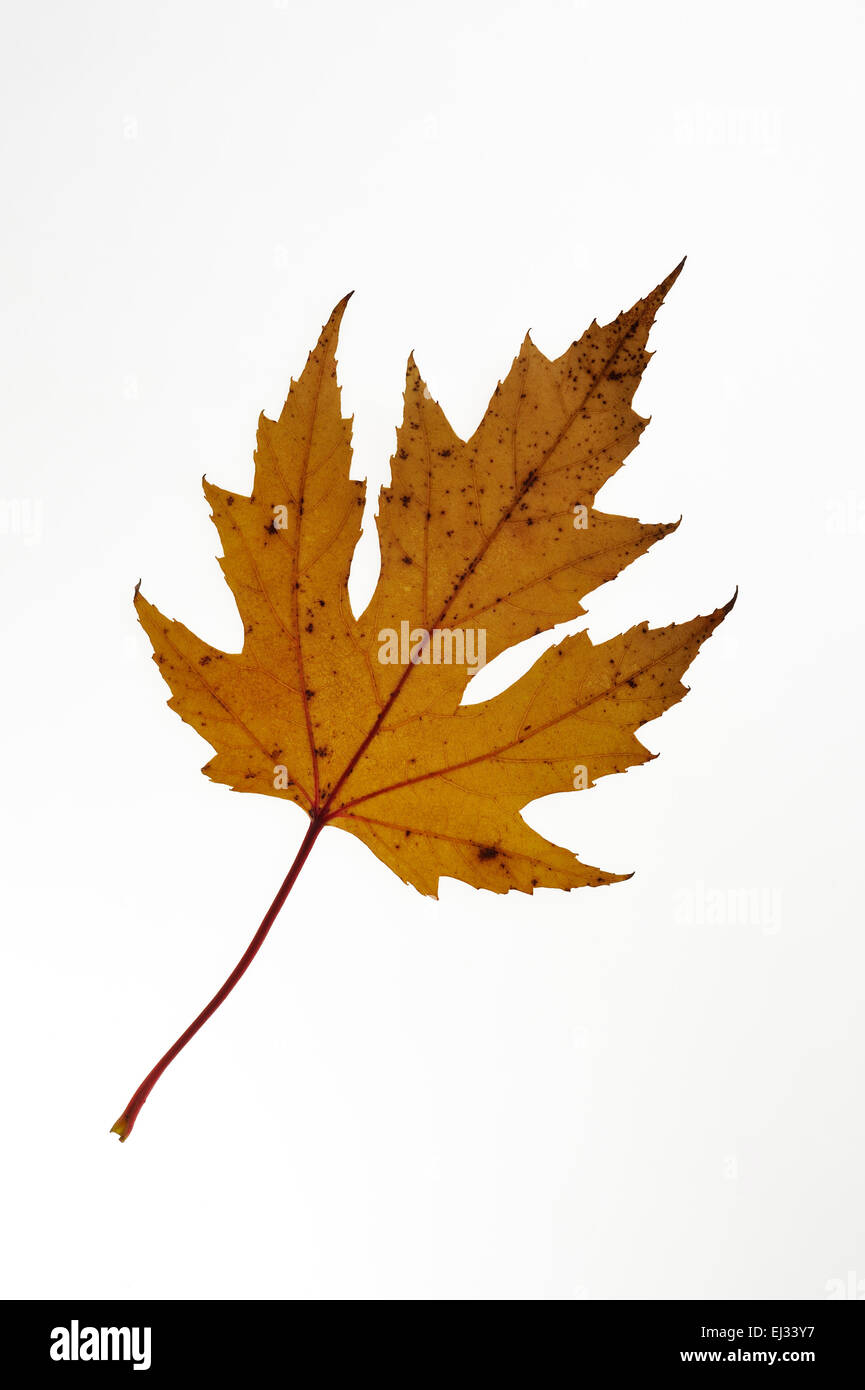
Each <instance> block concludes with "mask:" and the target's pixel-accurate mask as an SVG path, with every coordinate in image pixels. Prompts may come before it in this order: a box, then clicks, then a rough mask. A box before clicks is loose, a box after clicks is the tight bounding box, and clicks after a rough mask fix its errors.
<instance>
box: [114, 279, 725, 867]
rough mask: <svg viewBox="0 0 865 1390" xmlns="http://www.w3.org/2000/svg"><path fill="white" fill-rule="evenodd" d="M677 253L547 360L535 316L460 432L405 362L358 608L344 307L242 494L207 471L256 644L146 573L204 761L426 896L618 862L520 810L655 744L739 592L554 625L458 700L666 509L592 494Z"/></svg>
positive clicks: (623, 434)
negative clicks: (631, 619) (506, 678)
mask: <svg viewBox="0 0 865 1390" xmlns="http://www.w3.org/2000/svg"><path fill="white" fill-rule="evenodd" d="M680 269H681V267H680V266H679V267H677V268H676V270H674V271H673V273H672V275H670V276H668V278H667V279H666V280H664V281H662V283H661V284H660V285H659V286H658V288H657V289H656V290H654V291H653V292H652V294H650V295H649V296H648V297H647V298H646V299H644V300H640V301H639V302H638V303H637V304H635V305H634V307H633V308H632V309H629V310H628V311H627V312H625V313H622V314H620V315H619V317H618V318H617V319H615V320H614V321H613V322H612V323H609V324H607V325H606V326H605V327H600V326H599V325H598V324H597V323H593V324H592V325H591V327H590V328H589V329H588V330H587V331H586V333H584V335H583V337H582V338H581V339H580V340H579V342H575V343H573V344H572V345H571V346H570V347H569V348H568V350H567V351H566V352H565V353H563V354H562V356H561V357H559V358H556V359H555V360H553V361H551V360H550V359H549V358H547V357H545V356H544V355H543V353H541V352H539V351H538V349H537V348H536V347H535V345H534V344H533V343H532V341H531V339H530V338H526V340H525V342H524V343H523V346H522V348H521V350H520V353H519V356H518V357H517V359H516V361H515V362H514V364H513V367H512V368H511V370H510V372H509V373H508V375H507V377H506V379H505V380H504V381H503V382H502V383H500V384H499V386H497V387H496V390H495V392H494V394H493V397H492V400H491V401H490V404H489V408H488V409H487V412H486V414H485V415H484V418H483V420H482V421H481V423H480V425H479V426H478V428H477V430H476V431H475V433H474V434H473V436H472V437H471V439H470V440H468V442H464V441H463V440H461V439H459V438H458V436H457V435H456V434H455V433H454V431H453V429H452V428H451V426H450V425H449V423H448V421H447V419H446V418H445V415H444V414H443V412H442V410H441V408H440V407H439V406H438V405H437V403H436V402H435V401H434V400H433V399H432V398H431V396H430V394H429V391H428V390H427V388H426V386H425V385H424V382H423V381H422V379H421V377H420V375H419V373H418V370H417V367H416V366H415V363H414V360H413V359H409V364H408V372H407V378H406V389H405V411H404V416H403V421H402V425H401V426H400V429H399V432H398V437H397V451H396V454H395V456H394V458H393V460H392V482H391V485H390V487H387V488H383V489H382V492H381V496H380V501H379V514H378V530H379V540H380V546H381V557H382V560H381V574H380V578H379V582H378V585H377V587H376V590H375V593H374V595H373V597H372V600H371V601H370V604H369V606H368V608H367V610H366V612H365V613H364V614H363V615H362V616H361V617H360V618H359V619H355V617H354V615H353V613H352V610H351V605H350V603H349V599H348V587H347V585H348V574H349V567H350V564H351V558H352V554H353V551H354V547H355V544H356V542H357V539H358V537H359V535H360V521H361V513H362V506H363V502H364V486H363V484H362V483H359V482H353V481H352V480H351V479H350V478H349V467H350V463H351V439H350V429H349V422H348V421H347V420H345V419H343V417H342V414H341V411H340V403H339V387H338V386H337V382H336V358H335V350H336V340H337V333H338V328H339V323H340V320H341V318H342V315H343V311H344V309H345V305H346V302H347V301H346V300H343V301H342V303H341V304H339V305H338V306H337V308H336V309H335V310H334V312H333V315H332V316H331V318H330V321H329V322H328V323H327V324H326V326H325V327H324V329H323V331H322V334H321V338H320V339H319V342H318V345H317V347H316V349H315V351H314V352H312V353H311V354H310V357H309V360H308V362H307V365H306V368H305V369H304V372H303V374H302V375H301V377H300V380H299V381H297V382H292V384H291V390H290V392H289V396H288V400H287V401H286V404H285V408H284V409H283V411H282V414H281V415H280V418H279V420H277V421H272V420H268V419H267V418H266V417H264V416H262V418H261V420H260V423H259V430H258V447H257V450H256V454H255V479H254V484H253V488H252V492H251V495H250V496H249V497H245V496H242V495H240V494H238V493H228V492H225V491H223V490H222V489H221V488H218V487H215V486H214V485H213V484H211V483H205V494H206V496H207V499H208V501H209V503H210V505H211V507H212V510H213V519H214V521H215V523H216V526H217V529H218V531H219V535H220V538H221V540H222V546H223V550H224V558H223V559H222V561H221V564H222V568H223V571H224V573H225V577H226V579H227V580H228V583H229V585H230V586H231V589H232V592H233V594H234V597H235V599H236V602H237V606H238V609H239V611H240V614H241V617H242V619H243V627H244V640H243V649H242V651H241V652H239V653H236V654H235V653H225V652H221V651H218V650H216V649H215V648H213V647H210V646H208V645H207V643H205V642H202V641H201V640H200V639H199V638H197V637H195V636H194V635H193V634H192V633H191V632H189V631H188V629H187V628H185V627H184V626H183V625H182V624H181V623H178V622H173V621H170V620H169V619H167V618H165V617H163V616H162V614H161V613H159V612H158V611H157V610H156V609H155V608H154V607H153V606H152V605H151V604H149V603H148V602H147V601H146V600H145V599H144V598H143V597H142V596H141V595H140V594H137V595H136V600H135V602H136V606H137V608H138V612H139V616H140V619H141V622H142V624H143V626H144V628H145V630H146V631H147V633H148V636H149V637H150V639H151V642H152V643H153V648H154V653H155V659H156V661H157V662H158V664H159V668H160V670H161V672H162V675H163V676H164V678H165V680H166V681H167V682H168V684H169V686H170V687H171V691H172V698H171V700H170V701H169V703H170V705H171V707H172V709H175V710H176V711H177V713H178V714H180V716H181V717H182V718H183V719H185V720H186V722H187V723H189V724H191V725H192V726H193V728H195V729H197V730H198V732H199V733H201V734H202V735H203V736H204V737H205V738H206V739H207V740H208V742H209V743H211V744H212V746H213V748H214V749H215V750H216V756H215V757H214V758H213V759H211V761H210V762H209V763H208V764H207V766H206V767H205V768H204V771H205V772H206V773H207V775H208V776H209V777H211V778H212V779H213V780H214V781H217V782H224V783H227V785H228V786H230V787H233V788H234V789H235V790H236V791H254V792H263V793H265V794H266V795H268V796H278V797H283V798H285V799H287V800H290V801H294V802H296V803H297V804H298V805H299V806H302V807H303V808H304V810H306V811H307V812H308V813H309V814H310V816H312V817H313V819H314V820H315V821H317V822H321V823H323V824H324V823H326V824H331V825H337V826H340V827H341V828H342V829H344V830H348V831H350V832H351V833H352V834H354V835H357V836H358V838H359V839H361V840H363V841H364V843H365V844H367V845H368V846H369V848H370V849H371V850H372V851H373V853H375V854H377V855H378V857H379V858H380V859H382V860H383V861H384V862H385V863H386V864H387V865H388V866H389V867H390V868H392V869H393V870H394V872H395V873H397V874H399V876H400V877H401V878H402V879H404V880H405V881H406V882H408V883H411V884H413V885H414V886H415V887H416V888H418V889H420V891H421V892H423V893H430V894H433V895H434V894H435V893H436V891H437V887H438V881H439V878H440V877H442V876H443V875H447V876H450V877H453V878H458V879H463V880H464V881H465V882H467V883H471V884H474V885H475V886H476V887H479V888H489V889H492V890H494V891H495V892H506V891H507V890H508V889H509V888H518V889H521V890H523V891H525V892H531V891H532V889H533V888H535V887H538V886H545V887H555V888H575V887H579V886H581V885H584V884H600V883H610V882H613V881H615V880H616V879H617V878H620V877H621V875H617V874H611V873H607V872H604V871H603V870H600V869H596V868H589V867H586V866H584V865H582V864H580V863H579V862H578V861H577V860H576V859H575V857H574V856H573V855H572V854H571V853H570V852H569V851H567V850H565V849H561V848H559V847H558V846H556V845H553V844H551V843H549V842H548V841H546V840H545V839H543V837H542V836H540V835H538V834H537V833H536V832H535V831H533V830H531V829H530V828H529V827H528V826H527V825H526V823H525V821H524V820H523V819H522V817H521V816H520V811H521V809H522V808H523V807H525V806H526V805H527V804H528V803H529V802H531V801H534V800H535V799H536V798H538V797H541V796H547V795H549V794H550V793H551V792H561V791H568V790H571V789H572V788H573V787H574V785H575V768H581V769H584V770H585V775H584V778H583V783H582V785H587V786H591V785H592V783H594V782H595V781H596V779H597V778H598V777H604V776H606V775H607V774H608V773H611V772H622V771H624V770H625V769H626V768H627V767H631V766H634V765H635V764H638V763H642V762H645V761H647V759H648V758H649V757H650V754H649V753H647V751H646V749H645V748H644V747H643V745H642V744H641V743H640V742H639V740H638V739H637V738H636V736H635V735H636V730H637V729H638V728H639V727H640V726H641V725H642V724H645V723H646V721H647V720H649V719H654V718H656V717H657V716H658V715H659V714H661V713H662V712H663V711H664V710H665V709H667V708H669V706H670V705H672V704H674V703H675V702H676V701H677V700H680V699H681V698H682V695H683V694H684V693H685V688H684V686H682V684H681V683H680V679H679V678H680V676H681V675H682V673H683V672H684V670H685V669H686V667H687V666H688V665H689V664H690V662H691V660H692V658H693V657H694V655H695V653H696V651H697V649H698V647H699V645H700V643H701V642H702V641H703V640H704V639H705V638H706V637H707V636H708V635H709V633H710V632H711V631H712V630H713V628H714V627H715V626H716V625H717V624H718V622H720V621H721V619H722V618H723V616H724V614H725V613H726V612H727V611H728V609H729V606H730V605H727V607H726V608H722V609H718V610H717V611H716V612H715V613H713V614H711V615H709V616H708V617H704V618H695V619H694V620H693V621H692V622H690V623H685V624H683V625H681V626H677V625H675V624H673V625H671V626H670V627H665V628H658V629H649V628H648V627H647V625H646V624H645V623H642V624H639V625H638V626H636V627H634V628H632V629H631V631H630V632H628V633H626V634H625V635H624V636H622V637H619V638H616V639H615V640H613V641H611V642H606V643H604V644H603V645H601V646H593V644H592V643H591V642H590V641H589V639H588V637H587V636H585V635H584V634H583V635H580V636H578V637H570V638H566V639H565V641H563V642H561V643H560V644H559V645H558V646H555V647H552V648H550V650H548V651H547V652H546V653H545V654H544V655H543V656H542V657H540V658H539V660H538V661H536V662H535V664H534V666H533V667H532V668H531V670H529V671H528V672H527V673H526V675H524V676H523V677H522V679H521V680H519V681H517V682H516V684H515V685H513V686H512V687H511V688H510V689H509V690H506V691H505V692H504V693H503V694H501V695H499V696H497V697H496V698H495V699H492V700H488V701H485V702H484V703H483V704H479V705H469V706H461V703H460V702H461V700H462V698H463V695H464V693H465V690H466V686H467V684H468V681H469V679H470V677H471V675H472V674H473V671H474V670H476V669H477V668H478V665H479V657H480V656H481V655H484V656H485V659H486V661H491V660H492V659H493V658H494V657H495V656H497V655H498V654H499V653H500V652H502V651H504V650H506V649H507V648H508V647H511V646H513V645H514V644H515V643H517V642H520V641H522V640H523V639H524V638H527V637H530V636H532V635H533V634H536V633H540V632H545V631H547V630H548V629H549V628H551V627H553V626H554V625H555V624H557V623H561V622H564V621H566V620H568V619H571V618H574V617H577V616H578V615H580V614H582V613H584V612H585V610H584V608H583V607H582V604H581V600H582V599H583V598H584V596H585V595H586V594H588V593H589V592H591V590H592V589H594V588H596V587H597V586H598V585H599V584H603V583H604V582H605V581H606V580H608V579H612V578H613V577H614V576H615V575H616V574H618V573H619V571H620V570H622V569H623V568H624V567H625V566H626V565H628V564H630V563H631V561H632V560H635V559H637V558H638V557H639V556H640V555H643V554H645V552H646V551H647V550H648V548H649V546H651V545H653V544H654V543H655V541H657V540H660V539H661V537H663V536H665V535H667V534H668V533H669V532H670V531H672V530H674V529H675V526H676V524H677V523H657V524H644V523H641V522H639V521H637V520H635V519H633V518H632V517H625V516H615V515H610V514H609V513H605V512H603V511H600V510H597V509H596V507H595V497H596V495H597V493H598V491H599V490H600V488H601V487H602V486H603V484H604V483H605V482H606V481H607V479H608V478H610V477H611V476H612V475H613V473H615V472H616V470H617V469H618V468H619V467H620V466H621V464H622V463H623V462H624V460H625V458H626V457H627V455H628V454H629V453H630V452H631V450H632V449H634V448H635V446H636V445H637V443H638V442H639V438H640V435H641V433H642V431H643V429H644V428H645V426H646V424H647V421H646V420H644V419H643V418H642V417H641V416H639V415H637V414H636V412H635V411H634V410H633V408H632V406H631V400H632V398H633V395H634V391H635V389H636V387H637V385H638V384H639V381H640V377H641V374H642V371H643V368H644V367H645V365H646V362H647V361H648V360H649V356H650V354H649V353H648V352H647V351H646V342H647V339H648V335H649V330H650V328H651V325H652V322H653V320H654V318H655V315H656V313H657V311H658V308H659V307H660V305H661V303H662V301H663V298H664V295H665V294H666V292H667V290H668V289H669V287H670V286H671V284H672V283H673V281H674V280H675V279H676V277H677V276H678V274H679V271H680ZM388 633H390V634H393V636H392V638H391V639H390V645H388V639H387V637H386V634H388ZM424 633H428V634H429V638H428V639H425V638H424V636H423V634H424ZM383 634H385V636H383ZM412 635H414V637H412ZM424 644H425V645H424ZM412 654H413V656H414V660H413V659H412ZM472 659H473V660H474V665H471V664H470V662H471V661H472Z"/></svg>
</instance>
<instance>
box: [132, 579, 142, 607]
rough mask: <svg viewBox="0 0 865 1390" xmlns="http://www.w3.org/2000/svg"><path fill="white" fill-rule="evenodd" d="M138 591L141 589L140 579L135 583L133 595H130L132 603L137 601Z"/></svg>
mask: <svg viewBox="0 0 865 1390" xmlns="http://www.w3.org/2000/svg"><path fill="white" fill-rule="evenodd" d="M140 591H141V580H140V579H139V581H138V583H137V584H136V586H135V592H134V593H133V595H132V602H133V603H136V602H137V600H138V595H139V593H140Z"/></svg>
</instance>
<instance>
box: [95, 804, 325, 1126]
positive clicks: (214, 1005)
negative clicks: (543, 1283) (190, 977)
mask: <svg viewBox="0 0 865 1390" xmlns="http://www.w3.org/2000/svg"><path fill="white" fill-rule="evenodd" d="M325 820H326V817H325V816H323V815H322V814H321V813H319V814H318V815H317V816H314V817H313V819H312V821H311V822H310V825H309V829H308V830H307V832H306V834H305V836H304V838H303V841H302V843H301V846H300V849H299V850H298V851H297V855H296V856H295V859H294V863H293V864H292V866H291V868H290V869H289V871H288V873H287V874H286V876H285V878H284V879H283V882H282V885H281V887H280V889H279V892H278V893H277V895H276V897H275V898H274V900H273V902H272V903H271V904H270V907H269V908H268V909H267V912H266V913H265V914H264V917H263V919H262V922H261V926H260V927H259V928H258V931H257V932H256V933H255V936H254V937H253V938H252V940H251V941H250V943H249V945H248V946H247V948H246V950H245V951H244V953H243V955H242V956H241V957H240V960H239V961H238V962H237V965H236V966H235V967H234V969H233V970H232V972H231V974H230V975H229V977H228V979H227V980H226V981H225V984H224V985H222V987H221V988H220V989H218V990H217V992H216V994H214V996H213V998H212V999H211V1001H210V1003H209V1004H208V1005H207V1006H206V1007H205V1008H203V1009H202V1011H201V1013H200V1014H199V1015H198V1017H197V1018H196V1019H195V1020H194V1022H193V1023H190V1025H189V1027H188V1028H187V1029H186V1031H185V1032H184V1033H181V1035H180V1037H179V1038H178V1039H177V1041H176V1042H175V1043H173V1044H172V1045H171V1047H170V1048H169V1049H168V1051H167V1052H166V1053H165V1056H164V1057H160V1059H159V1061H158V1062H157V1063H156V1066H155V1067H154V1068H153V1070H152V1071H150V1072H148V1074H147V1076H145V1078H144V1080H143V1081H142V1083H141V1085H140V1086H139V1087H138V1090H137V1091H136V1092H135V1094H134V1095H133V1097H132V1099H131V1100H130V1102H129V1104H128V1105H127V1107H126V1109H125V1110H124V1112H123V1114H122V1115H121V1116H120V1119H119V1120H118V1121H117V1123H116V1124H114V1125H112V1127H111V1133H112V1134H117V1135H119V1136H120V1142H121V1144H122V1143H123V1141H124V1140H125V1139H128V1138H129V1135H130V1134H131V1133H132V1126H133V1125H134V1124H135V1121H136V1119H137V1117H138V1112H139V1110H140V1109H141V1107H142V1105H143V1104H144V1102H145V1101H146V1100H147V1097H148V1096H149V1095H150V1092H151V1091H152V1090H153V1087H154V1086H155V1085H156V1083H157V1081H158V1080H159V1078H160V1076H161V1075H162V1073H163V1072H164V1071H165V1069H166V1067H168V1066H169V1065H170V1064H171V1063H172V1062H173V1061H174V1059H175V1057H176V1056H177V1054H178V1052H181V1051H182V1050H183V1048H184V1047H185V1046H186V1044H187V1043H188V1042H189V1040H190V1038H194V1037H195V1034H196V1033H197V1032H198V1030H199V1028H202V1027H203V1026H204V1024H205V1023H206V1022H207V1020H208V1019H209V1018H210V1016H211V1014H214V1013H216V1010H217V1009H218V1008H219V1006H220V1004H222V1003H223V1001H224V1000H225V999H227V998H228V996H229V994H230V993H231V991H232V990H233V989H234V986H235V985H236V984H237V982H238V980H239V979H240V978H241V976H242V975H244V974H245V973H246V971H247V969H248V968H249V965H250V963H251V962H252V961H253V960H254V959H255V957H256V956H257V955H258V952H259V950H260V949H261V946H262V943H263V942H264V938H265V937H266V936H267V933H268V932H269V931H270V929H271V927H272V926H273V924H274V922H275V921H276V919H277V917H278V916H279V912H280V909H281V907H282V905H283V903H284V902H285V900H286V898H287V897H288V895H289V893H290V892H291V889H292V887H293V885H294V881H295V879H296V878H297V876H298V874H299V873H300V871H301V869H302V868H303V866H304V864H305V863H306V861H307V858H308V856H309V852H310V850H311V849H312V847H313V845H314V844H315V842H316V840H317V838H318V835H319V832H320V831H321V829H322V827H323V826H324V824H325Z"/></svg>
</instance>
